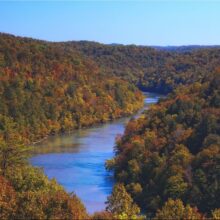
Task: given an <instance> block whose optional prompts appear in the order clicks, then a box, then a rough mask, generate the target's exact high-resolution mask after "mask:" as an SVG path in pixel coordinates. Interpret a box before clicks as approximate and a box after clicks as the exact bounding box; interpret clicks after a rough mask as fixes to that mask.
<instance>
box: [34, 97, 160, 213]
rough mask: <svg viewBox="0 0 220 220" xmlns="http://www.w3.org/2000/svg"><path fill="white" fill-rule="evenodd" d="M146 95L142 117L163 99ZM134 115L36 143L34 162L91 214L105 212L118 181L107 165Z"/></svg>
mask: <svg viewBox="0 0 220 220" xmlns="http://www.w3.org/2000/svg"><path fill="white" fill-rule="evenodd" d="M144 95H145V96H146V98H145V105H144V107H143V108H142V109H141V110H140V111H139V112H138V113H137V114H136V115H134V116H133V117H138V116H139V115H140V114H141V112H143V111H144V110H145V109H147V108H148V107H149V105H151V104H154V103H156V102H157V101H158V99H159V98H160V95H158V94H154V93H144ZM130 118H131V117H125V118H121V119H119V120H115V121H113V122H109V123H106V124H102V125H99V126H96V127H92V128H83V129H80V130H77V131H74V132H73V133H71V134H60V135H56V136H51V137H49V138H48V139H46V140H44V141H43V142H41V143H39V144H37V145H35V151H36V152H35V154H34V156H33V157H32V158H31V160H30V161H31V164H32V165H34V166H37V167H42V168H43V170H44V172H45V174H46V175H47V176H48V177H49V178H50V179H51V178H55V179H56V180H57V182H58V183H59V184H61V185H62V186H63V187H64V188H65V190H66V191H68V192H75V193H76V195H77V196H78V197H79V198H80V199H81V200H82V202H83V203H84V205H85V206H86V208H87V211H88V212H89V213H94V212H95V211H101V210H103V209H105V201H106V199H107V196H108V195H109V194H110V193H111V190H112V186H113V184H114V181H113V177H112V174H111V173H109V172H107V171H106V170H105V166H104V164H105V161H106V160H107V159H110V158H112V157H113V156H114V153H113V149H114V145H115V138H116V136H117V135H118V134H123V132H124V129H125V125H126V123H127V122H128V121H129V119H130Z"/></svg>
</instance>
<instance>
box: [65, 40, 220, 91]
mask: <svg viewBox="0 0 220 220" xmlns="http://www.w3.org/2000/svg"><path fill="white" fill-rule="evenodd" d="M65 45H66V47H73V48H75V49H77V50H78V51H81V52H82V53H83V54H84V55H86V56H87V57H88V58H90V59H93V60H94V61H95V62H96V63H97V64H98V66H99V67H100V68H101V70H102V72H103V73H105V74H106V75H108V76H109V75H111V76H120V77H122V78H123V79H126V80H128V81H129V82H132V83H134V84H135V85H137V86H138V87H139V88H141V89H143V90H148V91H154V92H159V93H169V92H171V91H172V90H173V89H174V88H176V87H177V86H178V85H179V84H190V83H193V82H195V81H201V79H202V78H203V77H204V76H205V75H207V74H208V73H209V72H210V71H214V69H215V67H216V66H219V65H220V48H219V47H216V48H215V47H213V48H212V47H210V48H198V49H197V50H190V51H187V52H183V53H179V52H176V51H178V50H179V49H181V48H176V49H175V50H174V51H166V50H157V49H154V48H153V47H144V46H135V45H130V46H122V45H114V46H111V45H103V44H99V43H93V42H86V41H81V42H69V43H65Z"/></svg>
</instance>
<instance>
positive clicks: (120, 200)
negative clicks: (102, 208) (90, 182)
mask: <svg viewBox="0 0 220 220" xmlns="http://www.w3.org/2000/svg"><path fill="white" fill-rule="evenodd" d="M106 203H107V207H106V210H107V211H109V212H111V213H113V214H114V215H116V216H127V218H134V216H136V215H138V214H139V213H140V208H139V207H138V206H137V205H136V204H135V203H134V202H133V199H132V198H131V196H130V195H129V194H128V193H127V191H126V189H125V187H124V185H123V184H120V183H118V184H116V185H115V186H114V188H113V192H112V194H111V195H110V196H109V197H108V199H107V202H106Z"/></svg>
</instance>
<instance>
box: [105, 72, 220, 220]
mask: <svg viewBox="0 0 220 220" xmlns="http://www.w3.org/2000/svg"><path fill="white" fill-rule="evenodd" d="M219 85H220V70H219V71H218V72H216V73H213V74H209V75H207V76H205V77H204V78H203V79H202V80H201V83H199V82H196V83H194V84H192V85H189V86H182V87H178V89H176V90H175V91H174V92H173V93H172V94H170V95H169V97H168V98H166V99H165V100H161V101H160V102H159V103H158V104H157V105H154V106H152V107H151V108H150V109H149V110H148V111H147V112H145V114H144V115H143V116H142V117H141V118H139V119H137V120H131V121H130V122H129V123H128V125H127V127H126V130H125V133H124V135H123V136H122V137H118V139H117V145H116V147H115V153H116V156H115V158H113V159H112V160H109V161H108V162H107V167H108V168H109V169H113V170H114V174H115V178H116V180H117V181H118V182H119V183H120V184H121V185H122V186H123V187H125V189H126V190H127V192H128V193H130V195H131V197H132V198H133V200H134V201H135V202H136V203H137V204H138V205H139V206H140V207H141V209H142V210H143V211H144V212H145V213H147V215H148V216H149V217H153V216H155V213H156V219H170V218H174V219H203V218H204V217H211V216H212V215H213V213H214V212H215V213H217V212H218V217H219V212H220V209H218V210H217V208H220V198H219V195H220V169H219V168H220V167H219V166H220V88H219ZM118 191H119V192H121V190H118ZM119 192H118V193H119ZM166 202H167V203H166ZM178 204H179V205H180V207H178ZM183 204H187V205H188V206H189V205H190V206H191V207H193V210H194V211H192V213H191V214H189V212H187V213H185V214H184V212H182V214H180V213H181V209H182V208H181V207H184V205H183ZM163 206H164V207H163ZM161 208H162V210H160V209H161ZM172 209H173V210H172ZM175 209H177V210H176V211H175V212H176V213H175V212H174V210H175ZM178 209H179V210H178ZM172 212H173V213H172ZM178 212H179V214H178ZM187 214H189V215H187ZM194 215H195V216H196V217H195V216H194ZM193 216H194V218H193Z"/></svg>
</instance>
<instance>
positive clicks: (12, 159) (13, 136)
mask: <svg viewBox="0 0 220 220" xmlns="http://www.w3.org/2000/svg"><path fill="white" fill-rule="evenodd" d="M0 127H1V132H0V171H1V174H2V175H3V176H6V174H7V172H8V171H13V169H14V168H17V167H19V166H21V165H24V164H25V163H26V162H27V157H28V152H29V149H30V148H28V147H26V146H24V145H23V141H22V138H21V136H20V135H19V134H18V133H17V131H16V129H15V124H14V123H13V121H12V120H11V119H10V118H7V117H5V116H1V115H0Z"/></svg>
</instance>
